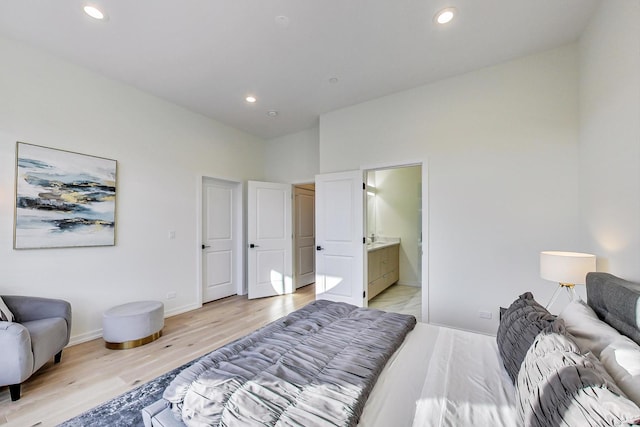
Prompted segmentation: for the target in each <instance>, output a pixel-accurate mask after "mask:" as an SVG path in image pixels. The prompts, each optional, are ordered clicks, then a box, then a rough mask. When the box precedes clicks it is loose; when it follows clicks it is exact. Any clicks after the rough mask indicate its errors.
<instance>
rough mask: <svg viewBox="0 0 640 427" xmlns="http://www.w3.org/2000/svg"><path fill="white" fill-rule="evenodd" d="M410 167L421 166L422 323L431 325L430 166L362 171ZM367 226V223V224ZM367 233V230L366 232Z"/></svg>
mask: <svg viewBox="0 0 640 427" xmlns="http://www.w3.org/2000/svg"><path fill="white" fill-rule="evenodd" d="M410 166H420V167H421V180H422V206H421V209H422V256H421V257H420V266H421V277H420V280H421V290H422V292H421V294H422V322H423V323H429V321H430V319H429V173H428V172H429V171H428V164H427V161H426V160H413V161H411V160H409V161H405V162H401V161H400V162H388V163H387V162H385V163H375V164H367V165H361V166H360V170H361V171H362V172H363V176H365V175H364V172H368V171H375V170H380V169H394V168H403V167H410ZM364 215H365V218H364V219H365V221H367V218H366V209H365V213H364ZM365 224H366V223H365ZM365 231H366V230H365ZM366 250H367V248H366V247H364V248H363V251H365V253H364V255H363V256H364V259H365V262H364V263H363V264H364V268H365V271H364V273H365V274H366V271H367V270H366V268H367V262H366V258H367V257H366Z"/></svg>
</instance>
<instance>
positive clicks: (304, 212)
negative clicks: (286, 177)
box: [293, 184, 316, 289]
mask: <svg viewBox="0 0 640 427" xmlns="http://www.w3.org/2000/svg"><path fill="white" fill-rule="evenodd" d="M293 202H294V210H293V212H294V214H295V221H294V230H295V232H294V233H293V242H294V247H295V258H294V259H295V263H296V264H295V267H296V268H295V274H296V289H297V288H300V287H302V286H306V285H309V284H311V283H313V282H314V281H315V280H316V248H315V245H316V234H315V229H316V225H315V191H314V190H313V184H311V185H310V186H308V187H307V186H305V187H298V186H296V187H295V188H294V191H293Z"/></svg>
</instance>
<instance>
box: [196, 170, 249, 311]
mask: <svg viewBox="0 0 640 427" xmlns="http://www.w3.org/2000/svg"><path fill="white" fill-rule="evenodd" d="M239 186H240V184H239V183H233V182H228V181H221V180H215V179H210V178H204V179H203V182H202V199H203V200H202V266H203V272H202V273H203V274H202V302H203V303H204V302H209V301H213V300H216V299H220V298H224V297H228V296H230V295H235V294H236V293H237V286H238V283H239V280H238V268H237V266H238V263H239V261H240V260H239V257H238V255H237V253H238V252H239V249H240V248H239V242H240V241H241V238H240V236H238V224H236V223H239V222H240V221H241V216H240V215H239V213H238V212H237V208H236V206H237V205H236V202H237V200H236V199H237V198H238V193H239V191H238V190H237V188H238V187H239Z"/></svg>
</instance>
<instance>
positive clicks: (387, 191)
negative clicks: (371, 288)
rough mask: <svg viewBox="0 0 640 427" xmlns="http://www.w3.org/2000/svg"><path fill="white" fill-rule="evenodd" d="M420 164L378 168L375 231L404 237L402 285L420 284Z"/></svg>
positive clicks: (388, 235)
mask: <svg viewBox="0 0 640 427" xmlns="http://www.w3.org/2000/svg"><path fill="white" fill-rule="evenodd" d="M421 174H422V172H421V168H420V166H410V167H403V168H393V169H384V170H378V171H375V183H376V189H377V192H376V196H375V197H376V202H375V209H376V213H375V223H376V226H375V230H376V231H375V234H376V235H378V236H386V237H399V238H400V279H399V281H398V283H399V284H401V285H408V286H420V285H421V283H420V281H421V279H420V254H419V253H418V250H419V247H418V243H419V237H420V213H421V212H420V207H421V206H420V201H421V199H420V194H421V190H422V185H421V182H420V181H421Z"/></svg>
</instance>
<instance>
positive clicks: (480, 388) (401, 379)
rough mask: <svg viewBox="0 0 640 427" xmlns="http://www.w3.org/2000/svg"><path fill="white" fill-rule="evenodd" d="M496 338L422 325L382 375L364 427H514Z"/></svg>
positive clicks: (366, 410) (362, 420)
mask: <svg viewBox="0 0 640 427" xmlns="http://www.w3.org/2000/svg"><path fill="white" fill-rule="evenodd" d="M514 397H515V388H514V386H513V384H512V383H511V380H510V379H509V376H508V375H507V373H506V371H505V370H504V367H503V366H502V363H501V361H500V356H499V355H498V349H497V345H496V340H495V337H491V336H486V335H481V334H476V333H472V332H465V331H460V330H455V329H450V328H445V327H441V326H434V325H428V324H425V323H418V324H417V325H416V328H415V329H414V330H413V331H412V332H411V333H410V334H409V335H408V336H407V338H406V339H405V342H404V343H403V345H402V346H401V347H400V349H398V351H397V352H396V353H395V355H394V356H393V358H392V359H391V360H390V361H389V363H388V364H387V366H386V367H385V369H384V371H383V372H382V373H381V375H380V377H379V379H378V382H377V383H376V385H375V387H374V388H373V390H372V392H371V395H370V396H369V399H368V400H367V404H366V405H365V408H364V413H363V414H362V417H361V418H360V423H359V424H358V425H359V426H361V427H383V426H384V427H388V426H393V427H404V426H413V427H446V426H451V427H455V426H463V425H477V426H492V427H494V426H495V427H499V426H505V427H506V426H509V427H511V426H513V425H514V423H515V419H516V413H515V406H514V404H515V403H514Z"/></svg>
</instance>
